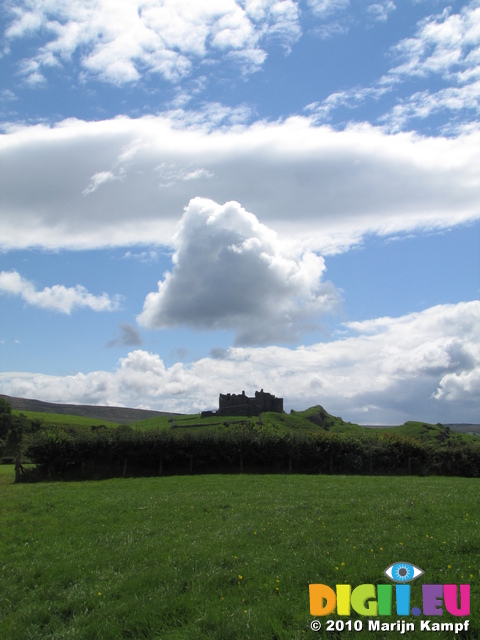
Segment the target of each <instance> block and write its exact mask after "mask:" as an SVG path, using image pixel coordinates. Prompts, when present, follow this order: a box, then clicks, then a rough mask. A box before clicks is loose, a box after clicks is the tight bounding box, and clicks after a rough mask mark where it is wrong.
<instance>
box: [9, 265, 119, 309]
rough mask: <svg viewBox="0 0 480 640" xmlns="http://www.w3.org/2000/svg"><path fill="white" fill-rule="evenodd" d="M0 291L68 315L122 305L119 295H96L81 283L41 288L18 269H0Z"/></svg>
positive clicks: (116, 307)
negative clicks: (76, 311) (74, 312)
mask: <svg viewBox="0 0 480 640" xmlns="http://www.w3.org/2000/svg"><path fill="white" fill-rule="evenodd" d="M0 292H1V293H4V294H11V295H16V296H19V297H20V298H22V300H24V301H25V302H26V303H27V304H28V305H30V306H34V307H39V308H41V309H49V310H51V311H59V312H61V313H66V314H70V313H71V312H72V311H73V310H74V309H78V308H82V307H86V308H88V309H91V310H92V311H116V310H117V309H118V308H119V306H120V297H119V296H114V297H113V298H111V297H110V296H108V295H107V294H106V293H103V294H102V295H100V296H95V295H93V294H91V293H89V292H88V290H87V289H86V288H85V287H82V286H81V285H77V286H76V287H64V286H63V285H60V284H55V285H53V286H52V287H45V288H44V289H42V290H40V291H38V290H37V289H36V288H35V285H34V284H33V283H32V282H31V281H30V280H27V279H26V278H24V277H22V276H21V275H20V274H19V273H18V272H17V271H1V272H0Z"/></svg>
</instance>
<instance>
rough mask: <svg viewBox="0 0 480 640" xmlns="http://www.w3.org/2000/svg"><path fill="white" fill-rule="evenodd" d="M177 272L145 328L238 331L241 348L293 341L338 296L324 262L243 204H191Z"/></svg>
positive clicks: (178, 238) (146, 316)
mask: <svg viewBox="0 0 480 640" xmlns="http://www.w3.org/2000/svg"><path fill="white" fill-rule="evenodd" d="M174 247H175V253H174V255H173V263H174V266H173V270H172V271H171V272H168V273H166V274H164V279H163V280H161V281H159V283H158V292H155V293H150V294H148V296H147V298H146V300H145V304H144V308H143V312H142V314H141V315H140V316H139V317H138V321H139V322H140V324H142V325H143V326H146V327H149V328H152V329H157V328H164V327H171V326H177V325H186V326H189V327H194V328H197V329H210V330H214V329H225V328H226V329H233V330H234V331H235V332H236V343H237V344H266V343H270V344H271V343H272V342H275V341H283V342H285V341H290V340H292V339H294V338H296V337H297V334H298V332H299V331H301V330H302V328H305V325H308V326H311V325H312V323H314V322H315V320H316V316H318V314H322V313H328V312H332V311H333V310H335V308H336V307H337V306H338V303H339V296H338V294H337V293H336V291H335V289H334V287H333V285H332V284H331V283H322V282H321V278H322V274H323V272H324V270H325V264H324V261H323V258H320V257H319V256H317V255H316V254H314V253H312V252H305V253H299V252H298V251H295V252H294V251H292V248H291V247H288V246H287V245H286V244H285V243H284V242H281V241H280V240H279V239H278V237H277V235H276V234H275V233H274V232H273V231H272V230H271V229H269V228H268V227H266V226H265V225H263V224H260V223H259V221H258V220H257V218H256V217H255V216H254V215H253V214H251V213H248V212H247V211H245V210H244V209H242V207H241V206H240V205H239V204H238V203H237V202H228V203H226V204H225V205H219V204H217V203H215V202H213V201H212V200H207V199H202V198H196V199H194V200H192V201H191V202H190V204H189V205H188V207H186V209H185V213H184V215H183V217H182V220H181V221H180V224H179V226H178V230H177V233H176V234H175V237H174Z"/></svg>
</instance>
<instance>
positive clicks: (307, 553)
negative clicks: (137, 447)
mask: <svg viewBox="0 0 480 640" xmlns="http://www.w3.org/2000/svg"><path fill="white" fill-rule="evenodd" d="M12 478H13V469H12V467H6V466H4V467H0V520H1V523H2V526H1V528H0V569H1V576H2V579H1V581H0V637H1V638H5V639H8V640H47V638H48V639H55V640H70V639H71V640H93V639H98V640H100V639H101V640H118V639H132V640H141V639H147V640H187V639H188V640H204V639H208V640H250V639H252V640H299V639H300V638H312V639H314V638H332V639H334V640H340V639H344V638H351V639H352V640H353V639H354V638H358V639H364V638H372V637H373V638H376V639H377V640H385V639H387V638H388V640H390V639H392V638H393V639H394V640H395V639H397V638H425V637H426V635H425V633H420V632H419V631H418V632H416V633H414V634H405V635H401V634H400V633H397V632H389V633H388V634H387V633H376V634H375V635H373V634H372V633H369V632H367V631H361V632H348V631H344V632H343V633H336V632H333V633H325V631H324V630H322V631H321V632H319V633H314V632H312V631H311V630H310V622H311V620H312V616H311V615H310V613H309V602H308V584H309V583H316V582H321V583H325V584H328V585H332V586H334V585H335V584H336V583H349V584H352V586H356V585H358V584H362V583H378V582H381V583H383V582H388V580H387V579H386V578H385V576H384V575H383V571H384V569H385V568H387V566H389V565H390V564H391V563H393V562H396V561H408V562H411V563H413V564H415V565H417V566H419V567H420V568H421V569H423V570H424V571H425V575H424V576H422V577H421V578H420V579H418V580H417V581H414V582H413V583H412V606H415V604H420V606H421V602H420V603H419V601H418V598H419V592H420V590H421V583H422V582H426V583H454V584H456V583H471V584H472V585H475V584H478V581H479V564H478V558H479V552H480V534H479V531H480V507H479V503H478V501H476V500H472V497H474V496H475V495H476V494H477V492H478V480H476V479H464V478H441V477H435V478H431V477H429V478H416V477H375V478H374V477H355V476H348V477H346V476H319V475H316V476H297V475H268V476H259V475H236V476H222V475H209V476H188V477H165V478H137V479H114V480H106V481H101V482H83V483H77V482H69V483H67V482H65V483H56V482H55V483H54V482H52V483H40V484H33V485H25V484H20V485H13V484H9V483H8V482H9V479H10V480H11V479H12ZM471 605H472V611H471V615H470V628H471V631H469V632H467V633H460V634H458V635H456V636H455V638H460V639H463V640H465V639H471V640H478V638H479V637H480V617H479V616H480V609H479V603H478V598H477V593H476V590H475V588H473V591H472V599H471ZM352 617H353V616H352ZM386 619H387V618H383V621H385V620H386ZM396 619H397V616H396V615H393V616H392V617H391V619H390V618H388V620H389V621H394V620H396ZM412 619H413V620H416V619H415V618H413V617H410V618H409V620H412ZM363 620H364V621H365V620H366V619H365V618H363ZM441 620H442V621H448V620H452V618H451V617H450V616H449V615H447V614H446V615H444V616H442V618H441ZM454 620H455V619H454ZM417 624H418V620H417ZM434 635H435V637H438V638H442V639H443V638H450V637H452V638H453V634H434Z"/></svg>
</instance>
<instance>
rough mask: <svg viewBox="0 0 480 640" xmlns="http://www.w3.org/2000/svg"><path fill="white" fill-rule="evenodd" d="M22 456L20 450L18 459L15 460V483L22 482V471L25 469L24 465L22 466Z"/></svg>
mask: <svg viewBox="0 0 480 640" xmlns="http://www.w3.org/2000/svg"><path fill="white" fill-rule="evenodd" d="M21 456H22V452H21V451H20V449H19V450H18V451H17V457H16V460H15V482H20V471H21V469H23V467H22V465H21V464H20V460H21Z"/></svg>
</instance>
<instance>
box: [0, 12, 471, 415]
mask: <svg viewBox="0 0 480 640" xmlns="http://www.w3.org/2000/svg"><path fill="white" fill-rule="evenodd" d="M3 35H4V47H3V52H2V57H1V58H0V64H1V65H2V70H3V73H2V76H3V77H4V78H5V81H4V89H3V90H2V91H1V92H0V113H1V116H0V128H1V131H2V133H1V135H0V163H1V172H0V304H1V305H2V317H3V320H2V324H0V362H2V367H1V369H2V371H3V373H0V390H1V391H2V392H5V393H11V394H12V395H25V396H30V397H38V398H40V399H44V400H50V401H56V402H85V403H106V404H120V405H129V406H142V407H150V408H158V409H162V410H168V409H171V410H176V411H189V410H200V409H203V408H206V407H207V406H212V404H213V405H214V404H215V402H216V398H217V396H218V393H219V392H220V391H232V392H235V391H238V390H239V389H240V390H241V389H242V388H248V389H249V392H250V393H251V392H252V391H253V390H254V389H253V388H251V387H252V385H253V386H258V387H259V388H261V387H263V388H265V389H268V390H270V391H272V392H273V393H275V394H276V395H283V396H284V397H285V399H286V406H287V407H294V408H303V407H305V406H308V405H309V404H317V403H321V404H324V405H325V406H326V408H327V409H328V410H332V411H335V412H336V413H339V414H341V415H342V416H343V417H345V418H346V419H352V420H358V421H364V422H387V423H388V422H395V421H402V420H406V419H409V418H415V417H419V418H420V419H424V420H428V419H432V420H434V421H442V420H443V421H463V422H468V421H474V422H478V421H479V419H478V415H479V408H480V406H479V405H480V401H479V400H478V398H479V397H480V394H479V393H478V392H479V391H480V353H479V351H478V347H476V346H475V345H476V344H478V335H477V332H478V326H479V323H478V320H479V317H478V316H479V313H480V311H479V307H478V304H479V303H478V292H479V290H480V281H479V280H480V278H479V274H480V264H479V261H478V258H477V257H476V256H475V255H471V257H470V260H469V262H468V260H467V258H466V257H465V256H463V255H462V256H461V259H457V256H458V257H459V258H460V254H459V251H460V252H461V251H462V244H461V243H462V241H461V240H460V237H462V238H464V237H465V236H463V235H461V234H462V233H463V231H464V230H465V229H470V230H471V238H473V237H476V238H479V237H480V236H479V235H478V234H479V229H480V206H479V202H480V128H479V126H478V115H479V112H480V62H479V61H480V2H479V1H478V0H472V1H470V2H459V1H455V0H454V1H453V2H451V3H450V5H449V7H448V8H444V7H439V5H438V2H436V1H435V0H424V1H422V2H418V1H416V0H405V2H402V3H399V2H394V1H392V0H381V1H378V2H359V1H355V0H303V1H300V0H298V1H296V0H242V1H240V0H237V1H234V0H215V1H214V2H212V1H211V0H208V1H207V0H199V1H198V2H196V3H194V4H192V3H189V2H186V1H185V2H184V1H181V2H179V1H178V0H175V1H173V0H142V1H141V2H140V1H137V0H129V1H122V2H117V3H114V4H112V3H110V2H106V0H89V1H88V2H84V3H81V4H80V5H79V4H78V3H75V2H73V1H72V0H65V2H62V3H55V2H52V1H51V0H20V1H18V2H15V3H7V4H6V5H5V7H4V32H3ZM393 240H396V241H397V242H399V243H401V244H402V245H403V246H404V247H405V254H406V255H407V254H408V252H409V250H410V246H413V245H412V244H409V243H419V244H418V247H422V246H425V251H430V252H432V253H431V259H432V262H435V264H439V265H441V268H442V273H443V274H444V276H443V282H442V283H439V282H438V281H436V280H435V277H434V276H429V275H428V269H426V268H425V266H424V265H423V264H422V266H421V265H420V263H421V262H422V263H423V260H420V259H419V258H418V257H417V258H416V260H410V261H408V259H406V260H405V263H404V264H402V263H401V262H396V263H395V265H394V264H393V261H392V262H391V266H390V269H391V271H390V272H388V269H389V265H388V264H386V265H384V264H382V265H380V263H379V258H378V255H379V254H378V246H387V244H388V243H390V244H389V246H390V247H391V248H392V256H393V255H394V253H395V251H394V249H393V247H394V244H393ZM463 242H464V241H463ZM422 243H423V244H422ZM435 243H436V244H435ZM427 247H428V248H427ZM421 251H422V250H421V248H420V249H419V250H418V253H417V256H418V255H421ZM445 252H446V254H445ZM478 253H480V252H478ZM478 253H477V256H478ZM443 256H444V260H443V261H442V257H443ZM354 257H355V258H357V257H358V265H359V266H358V268H357V269H358V270H363V269H364V270H365V272H366V273H367V274H368V275H367V276H366V277H365V278H364V279H363V280H362V281H361V286H362V291H364V294H363V295H362V296H360V295H358V296H355V295H354V293H355V291H356V289H357V288H358V287H359V279H358V278H356V274H355V272H354V271H355V270H353V271H352V267H351V266H349V265H351V264H352V262H351V261H352V260H353V258H354ZM127 258H128V259H127ZM447 261H448V264H446V263H447ZM442 262H443V263H444V264H442ZM329 270H333V273H334V274H336V275H337V278H338V282H337V281H336V280H335V277H332V278H331V277H330V273H329ZM382 271H384V273H382ZM387 274H388V275H387ZM382 278H383V279H388V278H389V279H390V281H391V286H390V289H391V296H392V297H394V298H395V304H394V305H393V304H392V303H391V301H390V302H389V301H387V300H386V299H385V300H384V301H383V302H382V301H380V302H378V303H375V304H374V302H373V299H374V298H375V291H376V288H378V286H379V283H380V284H381V280H382ZM422 279H423V282H424V293H422V292H421V291H420V284H419V283H422ZM59 280H62V282H61V283H60V284H53V285H52V282H55V283H58V282H59ZM155 283H157V284H155ZM402 283H403V285H402ZM363 288H364V289H363ZM99 291H101V292H102V293H96V292H99ZM105 291H110V292H112V293H105ZM92 292H93V293H92ZM360 298H361V300H360ZM393 308H394V309H395V312H396V313H395V315H393V314H392V312H391V309H393ZM91 311H97V312H99V311H109V313H108V314H98V313H96V314H94V315H95V322H94V321H93V320H91V319H90V316H89V314H90V313H91ZM52 312H53V315H52ZM55 312H61V313H60V314H55ZM40 332H41V334H40ZM40 335H42V339H43V342H44V344H45V351H43V348H42V347H40V346H39V345H38V342H39V339H40ZM60 335H61V336H62V338H61V340H60V342H61V341H62V340H63V341H65V345H64V346H65V347H66V348H64V349H62V344H59V336H60ZM73 343H75V345H76V347H75V348H76V350H75V348H74V346H73ZM24 345H25V346H24ZM47 345H48V347H49V349H47ZM132 347H144V348H145V349H136V350H134V351H130V352H129V351H128V349H129V348H132ZM47 351H48V353H49V354H50V357H49V360H48V363H47V361H46V359H45V354H46V353H47ZM175 354H177V356H178V355H179V354H182V358H180V357H178V359H176V357H175ZM67 359H68V360H67ZM185 359H186V360H187V361H186V362H185V361H183V360H185ZM42 363H43V364H42ZM34 371H37V372H38V373H32V372H34ZM42 371H43V373H42ZM79 371H82V373H78V372H79ZM226 386H228V389H227V388H226ZM446 417H448V420H447V418H446Z"/></svg>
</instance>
